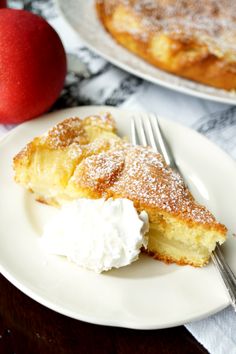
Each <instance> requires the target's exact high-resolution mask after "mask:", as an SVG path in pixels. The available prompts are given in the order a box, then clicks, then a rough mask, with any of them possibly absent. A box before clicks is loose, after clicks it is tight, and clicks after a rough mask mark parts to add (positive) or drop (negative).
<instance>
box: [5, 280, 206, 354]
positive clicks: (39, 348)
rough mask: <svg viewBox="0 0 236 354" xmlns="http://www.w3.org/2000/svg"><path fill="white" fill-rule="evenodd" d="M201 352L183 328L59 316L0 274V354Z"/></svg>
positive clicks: (201, 349)
mask: <svg viewBox="0 0 236 354" xmlns="http://www.w3.org/2000/svg"><path fill="white" fill-rule="evenodd" d="M8 353H10V354H13V353H14V354H38V353H40V354H41V353H42V354H51V353H56V354H62V353H66V354H67V353H68V354H71V353H73V354H74V353H76V354H77V353H79V354H90V353H96V354H100V353H101V354H103V353H104V354H110V353H112V354H113V353H114V354H134V353H135V354H141V353H142V354H143V353H145V354H154V353H155V354H159V353H166V354H169V353H171V354H172V353H174V354H178V353H180V354H191V353H196V354H197V353H199V354H200V353H207V351H206V350H205V349H204V348H203V347H202V346H201V345H200V344H199V343H198V342H197V341H196V340H195V339H194V338H193V337H192V335H191V334H190V333H189V332H188V331H187V330H186V329H185V327H183V326H180V327H175V328H169V329H162V330H152V331H140V330H131V329H126V328H117V327H107V326H98V325H93V324H90V323H85V322H82V321H77V320H74V319H71V318H69V317H66V316H63V315H60V314H58V313H56V312H54V311H52V310H49V309H48V308H46V307H44V306H42V305H40V304H39V303H37V302H36V301H34V300H32V299H30V298H29V297H28V296H26V295H24V294H23V293H22V292H21V291H20V290H18V289H17V288H16V287H14V286H13V285H12V284H11V283H9V282H8V280H6V279H5V278H4V277H3V276H2V275H0V354H8Z"/></svg>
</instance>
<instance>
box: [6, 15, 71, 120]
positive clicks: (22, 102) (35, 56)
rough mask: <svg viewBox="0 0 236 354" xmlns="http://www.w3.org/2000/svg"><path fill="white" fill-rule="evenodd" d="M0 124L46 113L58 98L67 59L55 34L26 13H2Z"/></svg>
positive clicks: (46, 25)
mask: <svg viewBox="0 0 236 354" xmlns="http://www.w3.org/2000/svg"><path fill="white" fill-rule="evenodd" d="M0 23H1V25H0V123H19V122H22V121H25V120H28V119H31V118H33V117H36V116H38V115H40V114H42V113H44V112H46V111H47V110H48V109H49V108H50V107H51V106H52V104H53V103H54V102H55V101H56V99H57V97H58V96H59V94H60V92H61V89H62V87H63V84H64V80H65V75H66V55H65V51H64V48H63V45H62V43H61V40H60V38H59V36H58V34H57V33H56V32H55V30H54V29H53V28H52V27H51V26H50V25H49V24H48V23H47V22H46V21H45V20H44V19H42V18H41V17H39V16H37V15H34V14H32V13H30V12H27V11H24V10H15V9H1V10H0Z"/></svg>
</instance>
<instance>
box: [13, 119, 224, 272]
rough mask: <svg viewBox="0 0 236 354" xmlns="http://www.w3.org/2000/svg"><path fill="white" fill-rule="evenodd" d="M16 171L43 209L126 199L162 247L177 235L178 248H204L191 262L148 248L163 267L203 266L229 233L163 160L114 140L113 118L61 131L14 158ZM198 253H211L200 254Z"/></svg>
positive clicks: (76, 122)
mask: <svg viewBox="0 0 236 354" xmlns="http://www.w3.org/2000/svg"><path fill="white" fill-rule="evenodd" d="M14 169H15V180H16V181H17V182H18V183H20V184H22V185H24V186H25V187H26V188H27V189H28V190H30V191H33V192H34V193H35V194H36V199H37V200H38V201H39V202H41V203H45V204H48V205H54V206H58V205H60V204H62V203H63V202H65V201H68V200H73V199H77V198H81V197H88V198H91V199H96V198H101V197H104V198H110V197H112V198H127V199H130V200H132V201H133V203H134V206H135V207H136V209H137V210H138V211H142V210H145V211H146V212H147V213H148V216H149V221H150V225H151V227H150V230H151V228H152V229H153V228H154V229H155V228H156V229H155V230H156V234H157V235H158V234H159V240H160V235H162V237H164V239H165V238H166V237H167V238H168V237H169V238H170V240H171V239H172V238H173V236H172V235H171V233H172V234H173V228H174V237H177V239H179V240H180V243H181V245H184V242H185V243H186V245H187V246H188V245H189V246H190V248H191V244H192V243H194V244H195V246H196V247H199V248H197V249H198V250H199V252H197V259H195V260H192V259H191V256H190V257H188V258H186V257H187V256H182V255H181V257H178V256H176V257H174V256H173V255H171V254H169V253H167V254H165V253H163V252H161V250H160V249H159V251H158V250H157V251H155V250H156V247H157V246H155V245H154V246H153V245H151V244H150V248H149V250H154V251H155V252H154V253H153V254H154V258H158V259H161V260H163V261H165V262H175V263H178V264H191V265H194V266H202V265H203V264H205V263H206V261H207V258H208V257H209V256H210V252H211V250H212V249H213V247H214V246H215V243H216V242H217V241H219V242H221V243H222V242H223V241H224V239H225V236H226V231H227V230H226V228H225V226H224V225H222V224H220V223H218V222H217V220H216V219H215V217H214V216H213V215H212V214H211V213H210V212H209V211H208V210H207V209H206V208H205V207H204V206H202V205H199V204H198V203H197V202H196V201H195V200H194V198H193V196H192V195H191V193H190V191H189V190H188V188H187V187H186V186H185V184H184V182H183V180H182V178H181V177H180V176H179V175H177V174H176V173H175V172H173V171H172V170H171V169H170V168H169V167H167V165H166V164H165V162H164V160H163V158H162V156H161V155H160V154H158V153H155V152H153V151H152V150H151V149H150V148H147V147H141V146H133V145H131V144H129V143H127V142H126V140H124V139H121V138H119V137H118V136H117V135H116V134H115V126H114V121H113V119H112V117H111V115H109V114H107V115H100V116H99V115H98V116H90V117H87V118H85V119H84V120H81V119H79V118H69V119H66V120H65V121H63V122H61V123H59V124H57V125H56V126H55V127H53V128H52V129H50V130H49V132H48V133H47V134H44V135H42V136H41V137H37V138H35V139H33V141H32V142H30V143H29V144H28V145H27V146H26V147H25V148H24V149H23V150H22V151H21V152H20V153H18V154H17V155H16V156H15V158H14ZM176 225H177V228H176ZM166 230H168V231H166ZM171 230H172V231H171ZM150 232H151V231H150ZM176 232H177V234H176ZM156 234H155V235H156ZM205 234H208V236H207V237H206V236H205ZM150 239H151V237H149V241H150ZM204 239H205V241H204ZM209 245H210V246H209ZM148 247H149V245H148ZM181 247H182V246H181ZM183 247H184V246H183ZM201 250H204V252H205V251H206V253H204V252H203V254H202V255H201Z"/></svg>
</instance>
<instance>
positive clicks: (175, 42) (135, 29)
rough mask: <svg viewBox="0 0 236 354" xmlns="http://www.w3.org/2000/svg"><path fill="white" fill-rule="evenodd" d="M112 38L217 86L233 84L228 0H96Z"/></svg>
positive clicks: (233, 24)
mask: <svg viewBox="0 0 236 354" xmlns="http://www.w3.org/2000/svg"><path fill="white" fill-rule="evenodd" d="M96 7H97V12H98V15H99V17H100V20H101V22H102V23H103V25H104V27H105V28H106V29H107V31H108V32H109V33H110V34H111V35H112V36H113V37H114V39H115V40H116V41H117V42H118V43H120V44H122V45H123V46H124V47H126V48H127V49H129V50H130V51H132V52H134V53H135V54H137V55H138V56H140V57H142V58H143V59H145V60H146V61H148V62H149V63H151V64H153V65H154V66H157V67H158V68H161V69H163V70H166V71H168V72H171V73H173V74H176V75H178V76H182V77H185V78H188V79H192V80H194V81H197V82H200V83H203V84H207V85H210V86H213V87H217V88H223V89H226V90H231V89H235V88H236V46H235V40H234V38H235V36H236V18H235V16H234V11H233V9H235V10H236V3H235V2H233V0H224V1H223V2H220V1H215V0H207V1H205V0H199V1H195V0H189V1H187V2H186V1H184V0H180V1H173V0H151V1H147V2H146V1H140V0H128V1H123V0H119V1H113V0H97V3H96Z"/></svg>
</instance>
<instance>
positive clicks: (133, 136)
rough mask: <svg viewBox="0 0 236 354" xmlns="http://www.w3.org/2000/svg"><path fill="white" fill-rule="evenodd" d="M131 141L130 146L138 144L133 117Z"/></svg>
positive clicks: (132, 118)
mask: <svg viewBox="0 0 236 354" xmlns="http://www.w3.org/2000/svg"><path fill="white" fill-rule="evenodd" d="M131 140H132V144H134V145H137V144H138V135H137V129H136V122H135V119H134V117H131Z"/></svg>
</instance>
